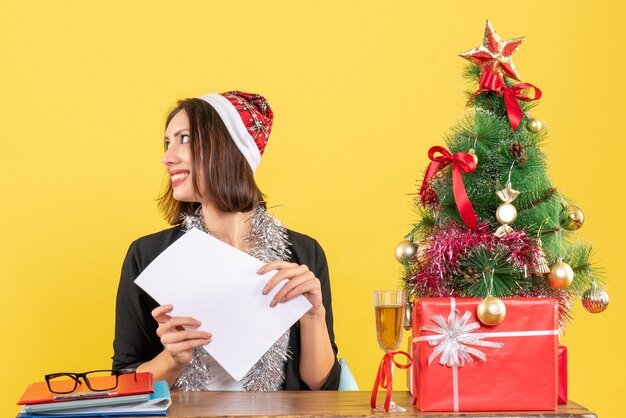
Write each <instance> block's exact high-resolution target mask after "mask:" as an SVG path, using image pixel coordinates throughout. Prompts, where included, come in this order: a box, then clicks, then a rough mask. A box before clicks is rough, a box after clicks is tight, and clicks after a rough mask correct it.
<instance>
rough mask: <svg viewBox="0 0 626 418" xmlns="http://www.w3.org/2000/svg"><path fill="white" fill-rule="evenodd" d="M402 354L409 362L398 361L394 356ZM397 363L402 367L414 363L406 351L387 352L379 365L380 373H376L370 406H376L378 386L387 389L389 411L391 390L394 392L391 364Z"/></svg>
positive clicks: (387, 410)
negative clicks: (401, 362)
mask: <svg viewBox="0 0 626 418" xmlns="http://www.w3.org/2000/svg"><path fill="white" fill-rule="evenodd" d="M396 354H401V355H403V356H405V357H406V358H407V361H408V363H406V364H400V363H398V362H397V361H396V359H395V358H394V356H395V355H396ZM392 363H393V364H395V365H396V367H398V368H400V369H408V368H409V367H411V365H412V364H413V360H412V359H411V356H410V355H409V354H408V353H406V352H404V351H393V352H391V353H385V356H384V357H383V359H382V361H381V362H380V366H378V373H376V381H375V382H374V389H372V399H371V400H370V406H371V407H372V409H374V408H376V395H378V387H379V386H380V387H381V388H383V389H387V396H386V397H385V403H384V407H385V411H386V412H389V404H390V403H391V392H393V375H392V374H391V364H392Z"/></svg>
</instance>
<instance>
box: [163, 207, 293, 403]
mask: <svg viewBox="0 0 626 418" xmlns="http://www.w3.org/2000/svg"><path fill="white" fill-rule="evenodd" d="M250 220H251V222H252V228H251V233H250V237H249V238H248V239H247V240H246V241H247V242H250V243H251V250H250V255H251V256H253V257H255V258H256V259H258V260H260V261H262V262H264V263H268V262H270V261H274V260H285V261H288V260H289V256H290V255H291V252H290V251H289V248H288V246H289V241H288V239H287V229H286V228H285V227H284V226H283V224H281V223H280V222H279V221H278V220H276V219H275V218H273V217H272V216H270V215H269V214H268V213H267V212H266V211H265V209H264V208H262V207H260V206H259V207H257V208H256V209H255V211H254V215H253V216H252V217H251V219H250ZM192 228H197V229H200V230H201V231H204V232H206V233H209V232H208V231H207V228H206V227H205V225H204V222H203V221H202V216H201V214H200V209H198V211H196V213H195V214H194V215H183V229H184V231H185V232H187V231H189V230H190V229H192ZM288 342H289V330H287V332H286V333H285V334H283V335H282V336H281V337H280V338H279V339H278V341H276V342H275V343H274V345H272V347H270V349H269V350H267V352H266V353H265V354H264V355H263V357H261V359H260V360H259V361H258V362H257V363H256V364H255V365H254V367H253V368H252V369H250V371H249V372H248V373H247V374H246V376H245V377H244V378H243V381H242V383H243V388H244V390H246V391H273V390H280V389H281V388H282V386H283V383H284V381H285V363H286V362H287V359H290V358H291V351H290V350H289V347H288ZM209 360H210V355H209V353H207V351H206V350H205V349H204V348H203V347H198V348H195V349H194V351H193V358H192V360H191V363H189V365H188V366H187V367H186V368H185V369H184V370H183V372H182V373H181V374H180V376H179V377H178V379H177V380H176V382H175V383H174V388H175V389H177V390H180V391H205V390H209V383H210V382H211V380H212V379H213V377H214V376H213V374H212V372H211V370H210V367H209Z"/></svg>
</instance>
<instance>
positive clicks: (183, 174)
mask: <svg viewBox="0 0 626 418" xmlns="http://www.w3.org/2000/svg"><path fill="white" fill-rule="evenodd" d="M169 173H170V179H171V181H172V188H174V187H178V186H180V185H181V184H183V183H184V182H185V180H187V177H189V173H190V171H189V170H172V171H170V172H169Z"/></svg>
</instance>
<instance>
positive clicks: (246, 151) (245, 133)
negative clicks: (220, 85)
mask: <svg viewBox="0 0 626 418" xmlns="http://www.w3.org/2000/svg"><path fill="white" fill-rule="evenodd" d="M199 98H200V99H202V100H204V101H205V102H207V103H209V104H210V105H211V106H212V107H213V108H214V109H215V111H216V112H217V113H218V115H220V118H221V119H222V121H223V122H224V125H226V129H228V133H230V136H231V137H232V138H233V141H235V144H236V145H237V148H239V151H241V153H242V154H243V156H244V157H245V158H246V160H247V161H248V164H250V167H251V168H252V172H255V171H256V169H257V167H258V166H259V163H260V162H261V155H262V154H263V151H264V150H265V145H267V141H268V139H269V136H270V132H271V131H272V122H273V120H274V112H272V109H271V108H270V105H269V104H268V103H267V100H265V97H263V96H261V95H260V94H253V93H245V92H243V91H227V92H226V93H210V94H205V95H204V96H200V97H199Z"/></svg>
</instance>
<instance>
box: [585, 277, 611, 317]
mask: <svg viewBox="0 0 626 418" xmlns="http://www.w3.org/2000/svg"><path fill="white" fill-rule="evenodd" d="M580 300H581V302H582V303H583V306H584V307H585V309H586V310H587V311H588V312H591V313H600V312H602V311H604V310H605V309H606V308H607V307H608V306H609V294H608V293H606V290H604V289H601V288H599V287H596V285H595V284H594V285H592V286H591V289H588V290H586V291H585V293H583V295H582V297H581V298H580Z"/></svg>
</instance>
